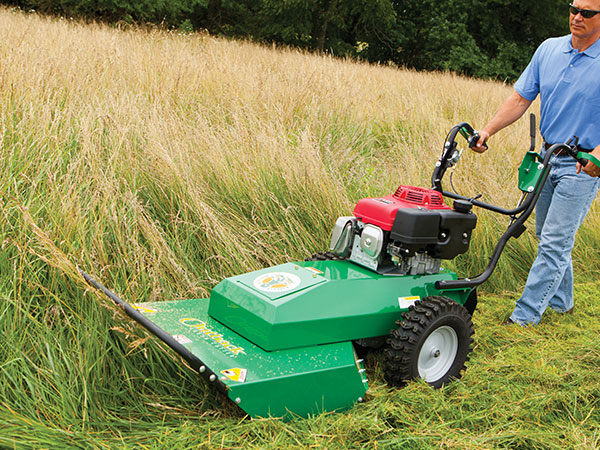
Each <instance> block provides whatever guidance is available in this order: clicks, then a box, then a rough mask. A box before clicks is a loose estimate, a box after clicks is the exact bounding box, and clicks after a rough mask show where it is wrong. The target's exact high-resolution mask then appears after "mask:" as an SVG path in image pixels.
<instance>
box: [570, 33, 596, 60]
mask: <svg viewBox="0 0 600 450" xmlns="http://www.w3.org/2000/svg"><path fill="white" fill-rule="evenodd" d="M567 37H568V39H566V41H565V44H564V45H563V52H564V53H571V52H572V51H577V50H575V49H574V48H573V45H572V44H571V39H572V37H573V35H571V34H569V35H568V36H567ZM581 53H584V54H586V55H587V56H590V57H592V58H596V57H598V56H600V39H598V40H597V41H596V42H594V43H593V44H592V45H591V46H589V47H588V48H587V49H585V50H584V51H582V52H581Z"/></svg>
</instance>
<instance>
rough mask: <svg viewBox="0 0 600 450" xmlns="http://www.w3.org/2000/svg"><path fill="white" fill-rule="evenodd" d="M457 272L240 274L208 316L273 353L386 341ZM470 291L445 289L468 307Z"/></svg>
mask: <svg viewBox="0 0 600 450" xmlns="http://www.w3.org/2000/svg"><path fill="white" fill-rule="evenodd" d="M455 279H456V274H454V273H453V272H449V271H442V272H440V273H438V274H433V275H416V276H410V275H405V276H383V275H380V274H377V273H375V272H373V271H371V270H368V269H365V268H362V267H360V266H358V265H356V264H354V263H351V262H349V261H306V262H299V263H286V264H282V265H279V266H275V267H270V268H268V269H264V270H259V271H256V272H250V273H246V274H243V275H238V276H234V277H231V278H228V279H226V280H224V281H222V282H221V283H220V284H218V285H217V286H216V287H215V288H214V289H213V291H212V292H211V297H210V306H209V310H208V313H209V315H210V316H211V317H212V318H214V319H216V320H218V321H219V322H221V323H222V324H224V325H226V326H227V327H228V328H230V329H231V330H233V331H235V332H236V333H238V334H239V335H241V336H243V337H244V338H245V339H247V340H248V341H250V342H252V343H254V344H255V345H257V346H259V347H261V348H262V349H264V350H266V351H274V350H282V349H291V348H298V347H305V346H312V345H320V344H330V343H335V342H344V341H351V340H355V339H360V338H369V337H375V336H383V335H386V334H387V333H389V331H390V330H391V329H392V328H393V327H394V326H395V322H396V320H398V319H399V318H400V314H401V313H402V312H403V311H406V310H407V309H408V306H409V305H411V304H412V303H414V301H416V300H418V299H420V298H422V297H426V296H429V295H438V294H440V291H439V290H438V289H436V288H435V287H434V284H435V282H436V281H438V280H455ZM468 293H469V290H465V289H460V290H456V291H448V290H446V291H444V292H443V295H445V296H447V297H449V298H451V299H453V300H455V301H456V302H458V303H460V304H464V303H465V301H466V298H467V296H468Z"/></svg>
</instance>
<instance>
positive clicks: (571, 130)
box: [515, 35, 600, 149]
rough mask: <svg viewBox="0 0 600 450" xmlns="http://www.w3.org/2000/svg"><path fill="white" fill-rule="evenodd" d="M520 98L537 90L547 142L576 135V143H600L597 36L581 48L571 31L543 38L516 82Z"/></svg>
mask: <svg viewBox="0 0 600 450" xmlns="http://www.w3.org/2000/svg"><path fill="white" fill-rule="evenodd" d="M515 89H516V91H517V92H518V93H519V95H521V96H522V97H523V98H525V99H527V100H534V99H535V98H536V97H537V95H538V94H540V107H541V111H540V112H541V119H540V133H541V134H542V137H543V138H544V140H545V141H546V142H549V143H551V144H556V143H559V142H560V143H564V142H567V141H568V140H569V139H571V138H572V137H573V136H579V145H580V146H581V147H583V148H589V149H593V148H595V147H597V146H598V145H600V39H599V40H597V41H596V42H595V43H594V45H592V46H591V47H589V48H588V49H587V50H585V51H583V52H578V51H577V50H576V49H574V48H573V46H572V45H571V35H568V36H562V37H558V38H550V39H547V40H546V41H544V42H542V44H541V45H540V46H539V47H538V49H537V50H536V52H535V54H534V55H533V58H532V59H531V61H530V62H529V65H528V66H527V68H526V69H525V71H524V72H523V73H522V74H521V76H520V77H519V79H518V80H517V82H516V83H515Z"/></svg>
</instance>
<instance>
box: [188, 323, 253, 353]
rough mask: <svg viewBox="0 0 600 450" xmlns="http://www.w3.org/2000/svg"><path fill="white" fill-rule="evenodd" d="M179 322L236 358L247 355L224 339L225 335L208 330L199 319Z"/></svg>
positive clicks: (242, 349)
mask: <svg viewBox="0 0 600 450" xmlns="http://www.w3.org/2000/svg"><path fill="white" fill-rule="evenodd" d="M179 322H180V323H182V324H183V325H185V326H186V327H190V328H192V329H193V331H194V332H195V333H196V334H199V335H200V336H202V337H203V338H204V339H206V340H207V341H212V342H214V343H215V344H217V345H218V346H219V347H222V348H224V349H225V350H227V351H228V352H230V353H232V354H233V356H234V357H235V356H237V355H245V354H246V352H245V351H244V348H243V347H238V346H237V345H235V344H233V343H231V342H229V341H228V340H226V339H223V335H222V334H221V333H217V332H216V331H213V330H211V329H210V328H207V327H206V323H204V322H202V321H201V320H199V319H192V318H190V317H186V318H184V319H179Z"/></svg>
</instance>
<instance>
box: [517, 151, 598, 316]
mask: <svg viewBox="0 0 600 450" xmlns="http://www.w3.org/2000/svg"><path fill="white" fill-rule="evenodd" d="M551 163H552V167H551V169H550V175H549V177H548V180H547V181H546V184H545V185H544V187H543V189H542V193H541V195H540V198H539V200H538V203H537V205H536V218H535V234H536V236H537V238H538V239H539V240H540V242H539V246H538V252H537V256H536V258H535V261H534V262H533V265H532V266H531V269H530V271H529V276H528V277H527V283H526V284H525V289H524V290H523V294H522V295H521V298H519V299H518V300H517V304H516V306H515V310H514V311H513V313H512V315H511V316H510V318H511V319H512V320H513V321H514V322H517V323H518V324H520V325H528V324H537V323H539V321H540V319H541V317H542V314H543V313H544V311H545V310H546V308H547V307H548V306H550V308H552V309H554V310H556V311H558V312H565V311H568V310H569V309H571V308H572V307H573V264H572V260H571V251H572V250H573V245H574V243H575V233H576V232H577V229H578V228H579V226H580V225H581V223H582V222H583V219H584V218H585V216H586V214H587V212H588V210H589V209H590V206H591V205H592V201H593V200H594V198H595V197H596V193H597V192H598V187H599V186H600V178H592V177H590V176H588V175H587V174H585V173H583V172H581V173H580V174H577V173H576V172H575V164H576V161H575V160H574V159H573V158H571V157H570V156H566V155H560V156H553V157H552V159H551Z"/></svg>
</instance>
